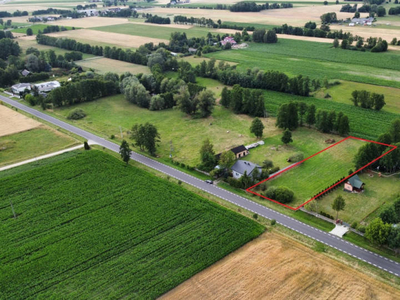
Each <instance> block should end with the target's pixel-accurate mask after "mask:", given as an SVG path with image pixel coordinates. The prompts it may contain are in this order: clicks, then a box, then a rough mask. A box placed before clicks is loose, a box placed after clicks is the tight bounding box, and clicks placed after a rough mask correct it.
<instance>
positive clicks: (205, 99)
mask: <svg viewBox="0 0 400 300" xmlns="http://www.w3.org/2000/svg"><path fill="white" fill-rule="evenodd" d="M214 105H215V97H214V93H213V92H212V91H210V90H202V91H201V92H200V93H199V94H198V96H197V107H198V109H199V110H200V115H201V117H202V118H206V117H208V116H210V115H211V113H212V110H213V108H214Z"/></svg>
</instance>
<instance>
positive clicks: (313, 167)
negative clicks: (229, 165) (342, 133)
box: [266, 139, 366, 208]
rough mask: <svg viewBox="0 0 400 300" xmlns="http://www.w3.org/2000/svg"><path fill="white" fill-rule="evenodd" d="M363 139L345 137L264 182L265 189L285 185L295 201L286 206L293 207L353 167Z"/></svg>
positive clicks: (347, 172) (322, 189)
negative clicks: (342, 140)
mask: <svg viewBox="0 0 400 300" xmlns="http://www.w3.org/2000/svg"><path fill="white" fill-rule="evenodd" d="M365 144H366V142H363V141H359V140H354V139H348V140H346V141H344V142H342V143H340V144H338V145H335V146H334V147H332V148H330V149H328V150H326V151H324V152H322V153H320V154H318V155H316V156H314V157H312V158H310V159H309V160H307V161H305V162H303V163H302V164H300V165H298V166H296V167H294V168H291V169H289V170H287V171H285V172H284V173H282V174H281V175H279V176H277V177H274V178H272V179H270V180H268V181H267V182H266V184H267V186H268V188H270V187H280V186H284V187H287V188H288V189H290V190H292V191H293V193H294V200H293V201H292V202H290V203H287V205H289V206H291V207H293V208H296V207H298V206H299V205H301V204H303V203H304V202H306V201H307V200H309V199H311V198H312V197H314V196H315V195H316V194H318V193H320V192H322V191H324V190H325V189H326V188H328V187H330V186H331V185H332V184H334V183H335V182H336V181H337V180H339V179H341V178H342V177H346V176H347V175H348V174H349V170H350V169H354V167H353V166H354V165H353V159H354V157H355V154H356V153H357V151H358V149H359V148H360V147H361V146H362V145H365Z"/></svg>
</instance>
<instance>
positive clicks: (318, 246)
mask: <svg viewBox="0 0 400 300" xmlns="http://www.w3.org/2000/svg"><path fill="white" fill-rule="evenodd" d="M314 249H315V251H317V252H326V250H327V249H326V247H325V245H324V244H322V243H321V242H316V243H315V247H314Z"/></svg>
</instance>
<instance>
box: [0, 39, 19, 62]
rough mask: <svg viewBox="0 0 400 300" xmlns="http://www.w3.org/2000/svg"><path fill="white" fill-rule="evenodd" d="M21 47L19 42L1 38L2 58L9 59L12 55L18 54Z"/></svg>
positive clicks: (0, 51) (0, 56)
mask: <svg viewBox="0 0 400 300" xmlns="http://www.w3.org/2000/svg"><path fill="white" fill-rule="evenodd" d="M20 53H21V48H20V46H19V45H18V43H17V42H15V41H14V40H12V39H10V38H4V39H0V59H3V60H7V59H8V57H9V56H10V55H13V56H18V55H19V54H20Z"/></svg>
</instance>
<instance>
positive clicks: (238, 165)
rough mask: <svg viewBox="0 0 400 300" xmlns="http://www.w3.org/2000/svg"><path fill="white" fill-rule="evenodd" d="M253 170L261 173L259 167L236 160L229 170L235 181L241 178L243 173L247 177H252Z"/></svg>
mask: <svg viewBox="0 0 400 300" xmlns="http://www.w3.org/2000/svg"><path fill="white" fill-rule="evenodd" d="M255 169H258V170H259V171H260V172H261V167H260V166H259V165H257V164H254V163H252V162H249V161H245V160H238V161H237V162H235V164H234V165H233V166H232V168H231V170H232V175H233V178H236V179H239V178H240V177H242V176H243V175H244V173H245V172H246V173H247V175H248V176H252V175H253V174H254V173H253V172H254V170H255Z"/></svg>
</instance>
